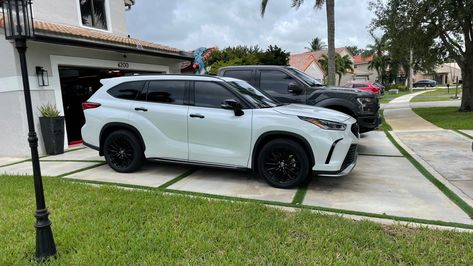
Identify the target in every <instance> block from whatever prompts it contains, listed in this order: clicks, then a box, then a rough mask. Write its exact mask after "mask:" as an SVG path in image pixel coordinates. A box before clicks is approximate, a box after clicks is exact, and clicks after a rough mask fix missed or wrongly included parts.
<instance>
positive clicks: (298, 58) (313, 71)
mask: <svg viewBox="0 0 473 266" xmlns="http://www.w3.org/2000/svg"><path fill="white" fill-rule="evenodd" d="M335 52H336V53H338V54H340V56H342V57H343V56H345V55H348V56H349V57H350V58H352V61H353V55H352V54H351V53H350V51H348V49H346V48H345V47H342V48H336V49H335ZM324 54H325V55H326V54H327V50H326V49H324V50H320V51H316V52H305V53H301V54H291V56H290V58H289V65H290V66H292V67H294V68H297V69H299V70H300V71H303V72H304V73H306V74H307V75H309V76H311V77H313V78H314V79H316V80H318V81H320V82H322V83H323V82H324V77H325V76H326V73H325V71H324V70H323V68H322V66H321V65H320V63H319V59H320V58H321V57H322V56H323V55H324ZM336 80H337V82H338V76H337V77H336ZM351 80H353V73H347V74H345V75H343V76H342V79H341V82H340V85H343V84H345V83H347V82H349V81H351Z"/></svg>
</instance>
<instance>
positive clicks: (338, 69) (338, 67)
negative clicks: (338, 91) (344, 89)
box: [319, 53, 354, 86]
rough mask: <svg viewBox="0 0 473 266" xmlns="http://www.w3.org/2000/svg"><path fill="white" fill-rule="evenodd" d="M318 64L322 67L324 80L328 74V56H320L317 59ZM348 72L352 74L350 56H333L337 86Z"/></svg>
mask: <svg viewBox="0 0 473 266" xmlns="http://www.w3.org/2000/svg"><path fill="white" fill-rule="evenodd" d="M319 64H320V65H321V66H322V70H323V71H324V73H325V76H324V79H326V77H327V72H328V56H327V55H326V54H324V55H322V56H321V57H320V59H319ZM348 71H351V72H353V71H354V69H353V61H351V58H350V56H348V55H345V56H343V57H342V56H341V55H340V54H338V53H337V55H336V56H335V73H336V74H337V75H338V85H339V86H340V83H341V81H342V76H343V75H345V74H346V73H347V72H348Z"/></svg>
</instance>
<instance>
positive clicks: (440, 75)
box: [414, 63, 462, 85]
mask: <svg viewBox="0 0 473 266" xmlns="http://www.w3.org/2000/svg"><path fill="white" fill-rule="evenodd" d="M422 79H433V80H435V81H437V84H439V85H447V84H454V83H457V82H459V81H461V80H462V75H461V69H460V66H459V65H458V64H457V63H443V64H440V65H439V66H437V67H436V68H435V70H434V73H416V74H415V75H414V82H415V81H418V80H422Z"/></svg>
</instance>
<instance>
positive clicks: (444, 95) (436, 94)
mask: <svg viewBox="0 0 473 266" xmlns="http://www.w3.org/2000/svg"><path fill="white" fill-rule="evenodd" d="M461 92H462V90H461V89H458V94H459V95H460V94H461ZM454 96H455V88H450V90H448V89H447V88H438V89H436V90H434V91H429V92H426V93H422V94H420V95H418V96H416V97H414V98H412V99H411V102H435V101H450V100H452V97H454Z"/></svg>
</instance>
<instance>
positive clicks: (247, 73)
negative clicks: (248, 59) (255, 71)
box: [224, 70, 252, 83]
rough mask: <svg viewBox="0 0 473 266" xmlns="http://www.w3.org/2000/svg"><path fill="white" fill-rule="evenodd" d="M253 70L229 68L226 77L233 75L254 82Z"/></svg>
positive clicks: (232, 76)
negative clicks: (252, 77)
mask: <svg viewBox="0 0 473 266" xmlns="http://www.w3.org/2000/svg"><path fill="white" fill-rule="evenodd" d="M251 74H252V71H251V70H227V71H225V74H224V76H225V77H231V78H236V79H241V80H244V81H246V82H248V83H252V82H251V81H252V80H251Z"/></svg>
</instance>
